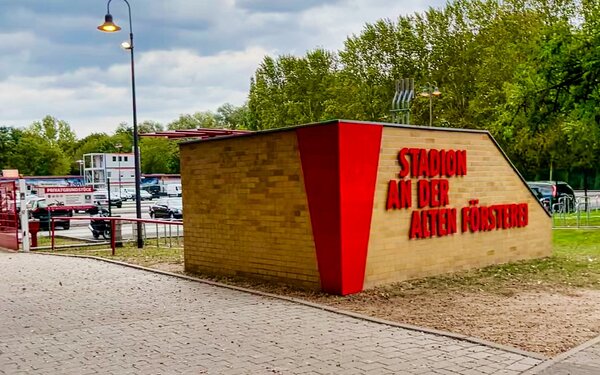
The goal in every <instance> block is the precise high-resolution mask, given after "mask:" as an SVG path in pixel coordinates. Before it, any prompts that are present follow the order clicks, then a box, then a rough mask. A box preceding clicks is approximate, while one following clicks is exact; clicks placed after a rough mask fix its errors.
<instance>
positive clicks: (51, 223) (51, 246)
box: [48, 210, 54, 252]
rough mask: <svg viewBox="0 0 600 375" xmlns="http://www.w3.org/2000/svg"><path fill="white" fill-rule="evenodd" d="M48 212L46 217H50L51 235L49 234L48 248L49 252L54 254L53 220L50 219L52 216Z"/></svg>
mask: <svg viewBox="0 0 600 375" xmlns="http://www.w3.org/2000/svg"><path fill="white" fill-rule="evenodd" d="M50 212H51V211H50V210H48V216H49V217H50V229H51V234H50V243H51V245H50V248H51V250H52V251H53V252H54V218H53V217H52V215H51V214H50Z"/></svg>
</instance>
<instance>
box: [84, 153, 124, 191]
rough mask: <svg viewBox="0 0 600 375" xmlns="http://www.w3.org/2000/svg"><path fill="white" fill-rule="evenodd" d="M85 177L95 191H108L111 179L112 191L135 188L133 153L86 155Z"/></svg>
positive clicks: (86, 182)
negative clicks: (108, 182)
mask: <svg viewBox="0 0 600 375" xmlns="http://www.w3.org/2000/svg"><path fill="white" fill-rule="evenodd" d="M83 176H84V181H85V184H86V185H91V186H93V187H94V188H95V189H106V187H107V186H106V180H107V179H110V187H111V190H114V189H117V188H118V187H132V188H133V187H134V186H135V164H134V158H133V153H111V154H99V153H94V154H85V155H83Z"/></svg>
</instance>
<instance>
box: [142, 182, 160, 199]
mask: <svg viewBox="0 0 600 375" xmlns="http://www.w3.org/2000/svg"><path fill="white" fill-rule="evenodd" d="M142 189H143V190H146V191H147V192H148V193H150V194H151V195H152V198H160V197H161V194H160V186H158V185H147V186H142Z"/></svg>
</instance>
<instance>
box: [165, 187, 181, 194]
mask: <svg viewBox="0 0 600 375" xmlns="http://www.w3.org/2000/svg"><path fill="white" fill-rule="evenodd" d="M165 191H166V192H167V196H168V197H181V184H169V185H166V187H165Z"/></svg>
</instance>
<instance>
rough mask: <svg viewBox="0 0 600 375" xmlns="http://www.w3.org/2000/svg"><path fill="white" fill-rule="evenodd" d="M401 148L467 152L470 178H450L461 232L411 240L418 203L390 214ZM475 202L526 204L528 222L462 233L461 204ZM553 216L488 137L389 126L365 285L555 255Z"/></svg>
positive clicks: (384, 146) (376, 198)
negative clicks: (390, 185) (391, 187)
mask: <svg viewBox="0 0 600 375" xmlns="http://www.w3.org/2000/svg"><path fill="white" fill-rule="evenodd" d="M404 147H415V148H425V149H432V148H435V149H447V150H448V149H454V150H458V149H466V150H468V151H467V175H466V176H462V177H450V178H448V181H449V183H450V193H449V198H450V204H449V206H448V207H454V208H457V211H458V215H457V216H458V217H457V220H458V233H456V234H454V235H451V236H447V237H438V238H427V239H413V240H409V237H408V233H409V225H410V215H411V212H412V211H413V210H415V209H416V205H415V204H414V202H416V189H415V188H414V186H413V190H412V193H413V207H412V208H411V209H404V210H390V211H386V198H387V191H388V182H389V181H390V180H391V179H398V177H397V176H398V171H399V166H398V161H397V158H398V151H400V149H401V148H404ZM470 199H479V203H480V205H492V204H503V203H525V202H526V203H528V205H529V225H528V226H526V227H524V228H513V229H507V230H494V231H491V232H476V233H470V232H466V233H461V231H460V209H461V208H462V207H464V206H468V201H469V200H470ZM551 230H552V225H551V220H550V218H549V217H548V216H547V215H546V213H545V211H544V210H543V208H542V207H541V206H540V205H539V204H538V203H537V201H536V199H535V198H534V197H533V196H532V195H531V193H530V192H529V189H528V188H527V186H526V185H525V184H524V183H523V181H522V180H521V179H520V178H519V177H518V175H517V174H516V173H515V172H514V170H513V169H512V168H511V166H510V164H509V163H508V162H507V161H506V159H505V158H504V156H503V155H502V154H501V152H500V151H499V150H498V149H497V148H496V146H495V145H494V143H493V141H492V140H491V138H490V137H489V136H488V135H487V134H482V133H466V132H445V131H427V130H418V129H410V128H393V127H384V129H383V138H382V144H381V155H380V161H379V169H378V176H377V186H376V190H375V201H374V207H373V218H372V222H371V236H370V239H369V249H368V255H367V269H366V275H365V288H369V287H373V286H375V285H380V284H386V283H391V282H395V281H401V280H406V279H410V278H417V277H423V276H428V275H434V274H440V273H445V272H451V271H458V270H463V269H469V268H475V267H480V266H485V265H489V264H496V263H504V262H509V261H515V260H519V259H528V258H537V257H543V256H548V255H550V253H551V249H552V245H551Z"/></svg>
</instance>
